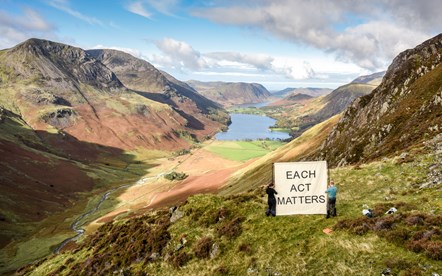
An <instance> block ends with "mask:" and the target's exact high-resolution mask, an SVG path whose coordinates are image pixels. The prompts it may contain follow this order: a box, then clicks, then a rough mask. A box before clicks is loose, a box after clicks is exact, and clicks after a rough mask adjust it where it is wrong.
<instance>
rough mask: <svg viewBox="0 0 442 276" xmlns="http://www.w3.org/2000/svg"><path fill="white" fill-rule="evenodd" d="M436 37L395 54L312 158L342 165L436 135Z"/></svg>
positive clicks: (441, 68) (441, 47) (439, 99)
mask: <svg viewBox="0 0 442 276" xmlns="http://www.w3.org/2000/svg"><path fill="white" fill-rule="evenodd" d="M441 61H442V34H440V35H438V36H436V37H434V38H432V39H430V40H427V41H425V42H424V43H422V44H421V45H418V46H417V47H416V48H414V49H410V50H407V51H404V52H402V53H401V54H399V55H398V56H397V57H396V58H395V59H394V60H393V63H392V64H391V65H390V66H389V67H388V70H387V72H386V74H385V76H384V78H383V80H382V83H381V84H380V85H379V86H378V87H377V88H376V89H375V90H374V91H373V92H372V93H370V94H369V95H366V96H363V97H360V98H358V99H357V100H356V101H354V102H353V103H352V104H351V106H349V107H348V108H347V109H346V110H345V112H344V114H343V117H342V118H341V120H340V121H339V123H338V125H337V126H336V128H335V129H334V130H333V132H332V133H331V134H330V136H329V137H328V138H327V140H326V142H325V143H324V145H323V146H322V148H323V150H322V152H321V154H319V155H318V158H321V159H326V160H328V161H329V162H330V163H331V164H332V165H340V166H342V165H345V164H352V163H356V162H363V161H367V160H372V159H375V158H379V157H383V156H389V155H393V154H397V153H398V152H401V151H403V150H410V149H412V148H413V147H415V146H418V145H422V143H423V142H424V141H427V140H429V139H431V138H433V137H435V136H436V135H438V134H440V133H441V132H442V128H441V127H440V123H441V118H442V117H441V116H442V92H441V91H442V65H441Z"/></svg>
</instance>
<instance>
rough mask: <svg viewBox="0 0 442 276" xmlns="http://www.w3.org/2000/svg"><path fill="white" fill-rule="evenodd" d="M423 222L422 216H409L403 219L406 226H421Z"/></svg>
mask: <svg viewBox="0 0 442 276" xmlns="http://www.w3.org/2000/svg"><path fill="white" fill-rule="evenodd" d="M424 221H425V216H424V215H422V214H416V215H411V216H408V217H407V218H406V219H405V222H406V223H407V224H408V225H423V224H424Z"/></svg>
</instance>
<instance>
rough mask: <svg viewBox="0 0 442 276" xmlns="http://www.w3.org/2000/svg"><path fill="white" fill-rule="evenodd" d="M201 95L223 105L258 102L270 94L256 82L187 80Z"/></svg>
mask: <svg viewBox="0 0 442 276" xmlns="http://www.w3.org/2000/svg"><path fill="white" fill-rule="evenodd" d="M187 84H189V85H190V86H191V87H193V88H194V89H195V90H196V91H197V92H198V93H200V94H201V95H203V96H205V97H207V98H209V99H211V100H213V101H215V102H217V103H219V104H221V105H223V106H231V105H240V104H248V103H260V102H264V101H266V99H267V98H268V97H270V96H271V94H270V92H269V91H267V89H266V88H265V87H264V86H263V85H261V84H258V83H245V82H220V81H218V82H201V81H195V80H192V81H187Z"/></svg>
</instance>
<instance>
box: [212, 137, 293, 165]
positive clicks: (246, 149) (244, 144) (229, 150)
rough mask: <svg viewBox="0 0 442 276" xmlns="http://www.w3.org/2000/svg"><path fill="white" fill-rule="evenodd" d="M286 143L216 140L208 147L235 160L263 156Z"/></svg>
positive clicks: (213, 151) (222, 155) (224, 156)
mask: <svg viewBox="0 0 442 276" xmlns="http://www.w3.org/2000/svg"><path fill="white" fill-rule="evenodd" d="M284 144H285V143H283V142H280V141H269V140H263V141H215V142H213V143H212V144H211V145H210V146H208V147H207V148H206V149H207V150H208V151H210V152H212V153H215V154H217V155H219V156H221V157H223V158H226V159H229V160H234V161H247V160H249V159H252V158H256V157H261V156H264V155H266V154H267V153H269V152H271V151H273V150H275V149H277V148H278V147H280V146H282V145H284Z"/></svg>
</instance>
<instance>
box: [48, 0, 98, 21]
mask: <svg viewBox="0 0 442 276" xmlns="http://www.w3.org/2000/svg"><path fill="white" fill-rule="evenodd" d="M47 3H48V5H49V6H51V7H54V8H56V9H58V10H60V11H63V12H65V13H67V14H69V15H71V16H73V17H76V18H78V19H80V20H82V21H84V22H87V23H89V24H91V25H101V26H102V25H103V23H102V22H101V21H100V20H98V19H96V18H95V17H91V16H87V15H85V14H82V13H81V12H79V11H77V10H74V9H72V8H71V7H70V6H69V1H68V0H48V1H47Z"/></svg>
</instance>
